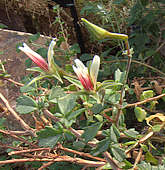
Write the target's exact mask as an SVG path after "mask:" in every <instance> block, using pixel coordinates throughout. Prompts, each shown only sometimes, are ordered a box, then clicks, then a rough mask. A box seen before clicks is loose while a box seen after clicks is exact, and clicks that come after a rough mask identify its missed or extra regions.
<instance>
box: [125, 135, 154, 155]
mask: <svg viewBox="0 0 165 170" xmlns="http://www.w3.org/2000/svg"><path fill="white" fill-rule="evenodd" d="M153 134H154V132H149V133H148V134H147V135H145V136H143V137H142V138H141V139H140V140H139V141H137V142H136V143H135V144H134V145H133V146H132V147H131V148H129V149H127V150H126V151H125V153H126V154H128V153H129V152H130V151H131V150H132V149H134V148H136V147H137V146H138V145H139V144H141V143H144V142H145V141H146V140H148V139H149V138H150V137H152V136H153Z"/></svg>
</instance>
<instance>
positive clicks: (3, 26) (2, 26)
mask: <svg viewBox="0 0 165 170" xmlns="http://www.w3.org/2000/svg"><path fill="white" fill-rule="evenodd" d="M4 28H8V26H7V25H5V24H2V23H0V29H4Z"/></svg>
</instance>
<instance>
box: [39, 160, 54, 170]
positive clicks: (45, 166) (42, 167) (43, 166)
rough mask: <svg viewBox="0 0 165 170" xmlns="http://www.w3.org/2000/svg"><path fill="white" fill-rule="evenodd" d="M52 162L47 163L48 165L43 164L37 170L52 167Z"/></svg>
mask: <svg viewBox="0 0 165 170" xmlns="http://www.w3.org/2000/svg"><path fill="white" fill-rule="evenodd" d="M53 163H54V162H53V161H52V162H48V163H44V164H43V165H42V166H41V167H40V168H39V169H38V170H43V169H45V168H47V167H48V166H50V165H52V164H53Z"/></svg>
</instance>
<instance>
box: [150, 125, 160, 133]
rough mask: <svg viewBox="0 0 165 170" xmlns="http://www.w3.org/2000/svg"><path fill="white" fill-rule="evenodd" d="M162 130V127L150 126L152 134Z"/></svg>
mask: <svg viewBox="0 0 165 170" xmlns="http://www.w3.org/2000/svg"><path fill="white" fill-rule="evenodd" d="M161 129H162V125H154V126H152V130H153V131H154V132H159V131H160V130H161Z"/></svg>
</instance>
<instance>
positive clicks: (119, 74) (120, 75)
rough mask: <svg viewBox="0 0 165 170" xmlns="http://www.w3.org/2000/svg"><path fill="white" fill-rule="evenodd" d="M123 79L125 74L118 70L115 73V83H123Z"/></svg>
mask: <svg viewBox="0 0 165 170" xmlns="http://www.w3.org/2000/svg"><path fill="white" fill-rule="evenodd" d="M124 79H125V72H121V71H120V69H117V70H116V71H115V81H116V82H119V83H123V82H124Z"/></svg>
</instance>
